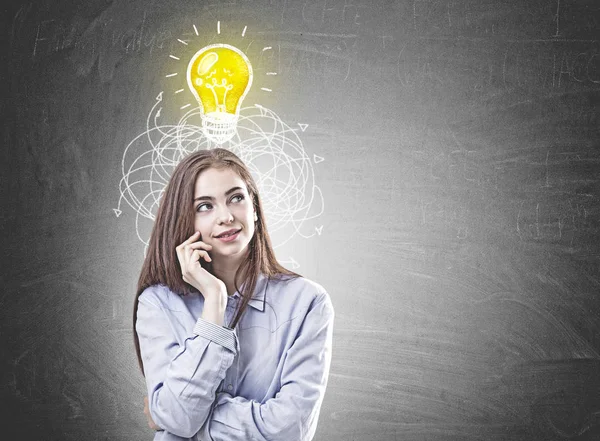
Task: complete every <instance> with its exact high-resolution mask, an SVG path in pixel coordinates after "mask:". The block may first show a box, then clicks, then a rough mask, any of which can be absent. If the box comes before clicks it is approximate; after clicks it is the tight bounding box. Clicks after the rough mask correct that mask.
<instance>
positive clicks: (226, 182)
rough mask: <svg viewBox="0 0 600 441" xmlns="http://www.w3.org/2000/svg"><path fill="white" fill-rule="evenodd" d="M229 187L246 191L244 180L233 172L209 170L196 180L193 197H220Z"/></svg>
mask: <svg viewBox="0 0 600 441" xmlns="http://www.w3.org/2000/svg"><path fill="white" fill-rule="evenodd" d="M231 187H242V188H243V189H244V190H246V191H248V189H247V188H246V184H245V183H244V180H243V179H242V178H241V177H240V175H238V174H237V173H236V172H235V171H234V170H232V169H230V168H224V169H216V168H209V169H206V170H204V171H203V172H202V173H200V174H199V175H198V177H197V178H196V185H195V186H194V197H200V196H220V195H222V194H223V193H225V192H226V191H227V190H229V189H230V188H231Z"/></svg>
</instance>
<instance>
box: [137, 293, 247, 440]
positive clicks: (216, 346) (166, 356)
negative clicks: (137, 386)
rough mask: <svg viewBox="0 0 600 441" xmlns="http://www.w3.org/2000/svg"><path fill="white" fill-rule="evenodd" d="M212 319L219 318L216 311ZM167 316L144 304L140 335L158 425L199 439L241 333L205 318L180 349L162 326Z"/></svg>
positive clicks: (150, 394)
mask: <svg viewBox="0 0 600 441" xmlns="http://www.w3.org/2000/svg"><path fill="white" fill-rule="evenodd" d="M207 309H208V310H209V314H213V315H212V316H210V315H209V318H215V315H214V310H213V312H212V313H211V311H210V310H211V308H210V307H208V308H207ZM162 314H163V312H162V311H161V310H160V308H158V307H156V305H153V304H151V303H149V302H148V303H146V302H143V301H140V307H139V309H138V325H137V330H138V335H139V339H140V349H141V354H142V360H143V363H144V371H145V374H146V384H147V388H148V399H149V407H150V413H151V415H152V418H153V420H154V421H155V423H156V424H157V425H159V426H160V427H162V428H163V429H164V430H167V431H169V432H171V433H173V434H175V435H178V436H183V437H191V436H193V435H194V434H195V433H196V432H197V431H198V430H199V429H200V427H201V426H202V424H203V423H204V422H205V421H206V419H207V416H208V415H209V413H210V410H211V406H212V404H213V402H214V400H215V396H216V389H217V387H218V385H219V383H220V382H221V381H222V380H223V378H224V377H225V373H226V371H227V369H228V368H229V366H231V363H232V362H233V359H234V357H235V355H236V353H237V350H238V342H237V337H236V336H235V333H234V332H233V331H232V330H229V329H226V328H224V327H222V326H219V325H217V324H215V323H212V322H210V321H207V320H204V319H203V318H201V319H198V321H197V322H196V325H195V326H194V329H193V334H192V335H191V336H190V337H188V338H186V339H185V341H184V342H183V343H182V344H181V345H178V344H177V343H176V342H174V341H172V340H170V338H172V337H165V335H168V334H169V333H171V332H172V331H171V329H170V328H169V325H168V324H167V323H166V322H165V321H164V320H161V317H162Z"/></svg>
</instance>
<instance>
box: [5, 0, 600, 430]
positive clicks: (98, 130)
mask: <svg viewBox="0 0 600 441" xmlns="http://www.w3.org/2000/svg"><path fill="white" fill-rule="evenodd" d="M3 8H7V9H4V10H3V11H2V36H3V38H2V41H3V42H4V44H3V48H4V49H3V50H2V59H3V60H4V61H2V63H1V64H2V65H3V66H2V71H1V72H2V91H3V92H4V93H3V98H2V104H1V108H2V113H3V115H4V118H3V120H2V121H3V123H2V132H1V134H2V149H1V151H2V158H1V160H0V163H1V167H2V174H1V181H2V185H1V188H2V210H1V212H0V216H1V219H2V224H1V225H2V244H3V246H2V248H3V259H2V282H3V283H2V285H3V286H2V294H1V296H0V335H1V336H2V345H1V347H2V349H1V352H0V355H1V357H0V358H1V360H2V388H1V390H2V397H1V402H2V403H3V406H4V410H3V411H2V412H0V415H1V418H2V424H1V429H0V430H1V431H2V433H3V434H5V433H10V434H14V436H15V437H14V438H11V439H22V440H29V439H31V440H33V439H40V440H81V439H86V440H113V441H114V440H127V441H131V440H149V439H151V438H152V433H151V431H150V430H149V429H148V428H147V426H146V420H145V417H144V415H143V413H142V408H143V401H142V400H143V396H144V382H143V379H142V376H141V374H140V373H139V370H138V368H137V365H136V359H135V353H134V348H133V340H132V329H131V314H132V307H133V303H132V300H133V296H134V292H135V285H136V280H137V276H138V272H139V269H140V266H141V262H142V258H143V251H144V248H143V244H142V243H141V242H140V240H139V239H138V238H137V237H136V234H135V214H134V213H133V211H132V210H130V209H128V207H126V206H122V207H121V210H122V213H121V215H120V216H118V217H117V216H116V215H115V211H114V209H115V208H116V207H117V203H118V201H119V197H120V190H119V180H120V179H121V177H122V174H121V160H122V157H123V151H124V149H125V147H126V146H127V144H128V143H129V142H130V141H131V140H132V139H134V138H135V137H136V136H137V135H138V134H140V133H141V132H143V131H144V130H145V128H146V119H147V116H148V114H149V112H150V109H151V108H152V106H153V105H154V104H155V103H156V98H157V95H158V94H159V93H160V92H161V91H171V92H172V91H173V85H172V83H169V81H170V78H167V77H166V75H167V74H169V73H170V72H172V69H173V67H172V66H173V65H170V64H169V63H170V62H171V61H173V60H171V61H170V58H169V55H170V54H173V53H174V52H177V51H179V52H181V51H182V47H181V46H180V45H181V43H178V42H177V39H181V38H183V39H184V40H186V41H187V40H189V41H192V40H193V42H194V44H198V45H202V46H203V45H206V44H210V43H216V42H226V43H229V44H233V45H236V46H238V47H240V49H242V50H244V51H245V52H246V54H247V55H248V57H249V58H250V59H251V61H252V63H253V65H254V68H255V74H256V84H255V87H253V89H252V90H251V92H250V94H249V95H248V97H247V102H248V103H250V104H252V103H260V104H261V105H263V106H265V107H268V108H270V109H272V110H273V111H275V112H277V114H278V115H279V117H280V118H281V119H282V120H283V121H285V122H286V123H287V124H288V125H290V126H293V127H298V125H297V124H298V123H301V124H307V125H308V126H307V127H306V129H305V130H304V131H301V130H300V131H298V132H297V133H298V136H299V137H300V139H301V140H302V143H303V146H304V149H305V151H306V152H307V154H308V155H309V156H310V157H313V155H317V156H318V157H321V158H323V160H322V161H321V162H319V163H315V164H313V165H314V176H315V180H316V182H317V184H318V186H319V187H320V189H321V191H322V193H323V201H324V212H323V214H322V215H321V216H320V218H319V220H318V223H317V224H316V226H318V227H322V230H320V234H318V235H314V236H313V237H311V238H310V239H303V238H301V237H295V238H294V239H293V240H292V241H290V242H289V243H287V244H286V245H285V246H283V247H282V248H281V249H279V250H278V255H280V256H282V257H283V258H286V257H288V256H289V257H291V258H293V259H294V261H295V262H297V264H298V267H297V268H295V269H296V270H297V271H298V272H300V273H301V274H303V275H305V276H306V277H308V278H311V279H314V280H315V281H317V282H319V283H321V284H322V285H323V286H325V287H326V288H327V289H328V291H329V292H330V294H331V297H332V300H333V303H334V305H335V308H336V328H335V334H334V355H333V363H332V367H331V373H330V380H329V387H328V391H327V395H326V398H325V401H324V403H323V408H322V411H321V419H320V423H319V428H318V431H317V435H316V438H315V439H317V440H327V441H330V440H339V441H342V440H343V441H346V440H361V441H368V440H381V441H384V440H385V441H387V440H396V439H397V440H554V439H575V440H596V439H599V438H600V357H599V351H600V300H599V299H600V295H599V293H600V184H599V173H600V132H599V127H600V118H599V112H600V109H599V105H598V104H599V102H600V42H599V40H598V39H597V38H598V37H597V36H598V35H599V33H600V4H598V2H595V1H592V0H587V1H577V2H575V1H572V0H544V1H517V0H499V1H498V0H484V1H479V0H477V1H475V0H451V1H450V0H399V1H367V0H365V1H360V0H306V1H304V0H299V1H292V0H272V1H267V0H260V1H259V0H257V1H253V0H238V1H230V2H226V1H211V2H208V1H189V0H188V1H179V0H178V1H172V0H169V1H166V0H165V1H148V0H144V1H142V0H135V1H125V0H115V1H112V2H108V1H100V0H91V1H74V0H68V1H60V2H56V1H52V2H51V1H42V2H13V4H12V6H6V7H3ZM217 22H220V26H221V34H218V33H217ZM194 25H195V26H196V28H197V30H198V35H194V29H193V26H194ZM244 26H247V32H246V34H245V36H244V37H243V38H242V37H241V32H242V29H243V28H244ZM199 47H201V46H199ZM265 47H271V49H270V50H268V51H264V50H263V49H264V48H265ZM267 72H277V75H276V76H267V75H266V73H267ZM262 87H264V88H267V89H270V90H271V92H268V91H265V90H262V89H261V88H262ZM165 93H166V92H165ZM171 96H173V95H171ZM180 105H181V103H179V102H177V100H176V99H175V98H172V99H171V100H170V101H169V102H168V103H167V100H165V103H164V107H163V109H162V118H163V119H164V120H165V121H167V120H173V121H177V120H178V118H179V117H180V116H181V111H180V109H179V107H180ZM0 437H2V438H3V439H4V435H0ZM6 439H8V438H6Z"/></svg>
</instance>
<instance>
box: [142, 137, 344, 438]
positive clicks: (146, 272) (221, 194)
mask: <svg viewBox="0 0 600 441" xmlns="http://www.w3.org/2000/svg"><path fill="white" fill-rule="evenodd" d="M333 319H334V310H333V307H332V304H331V300H330V297H329V295H328V293H327V292H326V291H325V289H323V287H322V286H320V285H319V284H317V283H315V282H312V281H310V280H307V279H305V278H303V277H302V276H300V275H298V274H296V273H293V272H291V271H288V270H286V269H285V268H283V267H282V266H281V265H280V264H279V263H278V262H277V260H276V259H275V255H274V253H273V249H272V246H271V242H270V239H269V234H268V232H267V229H266V226H265V223H264V215H263V210H262V205H261V200H260V197H259V194H258V190H257V187H256V184H255V182H254V180H253V179H252V176H251V175H250V173H249V171H248V169H247V168H246V166H245V165H244V164H243V163H242V161H241V160H240V159H239V158H238V157H237V156H236V155H234V154H233V153H231V152H230V151H228V150H224V149H214V150H203V151H199V152H196V153H193V154H191V155H189V156H187V157H186V158H184V159H183V160H182V161H181V162H180V163H179V164H178V165H177V167H176V168H175V170H174V172H173V174H172V176H171V179H170V181H169V184H168V185H167V188H166V190H165V192H164V195H163V197H162V199H161V203H160V207H159V210H158V213H157V216H156V221H155V224H154V228H153V231H152V234H151V238H150V243H149V247H148V251H147V255H146V259H145V261H144V264H143V267H142V271H141V275H140V278H139V283H138V290H137V294H136V300H135V306H134V317H133V323H134V337H135V346H136V352H137V356H138V361H139V363H140V368H141V369H142V373H143V374H144V375H145V378H146V385H147V389H148V397H147V413H148V417H149V424H150V425H151V427H153V428H155V429H160V430H158V431H157V432H156V433H155V435H154V440H155V441H156V440H181V439H194V440H198V441H201V440H206V441H210V440H214V441H216V440H229V441H235V440H240V441H241V440H244V441H246V440H260V441H265V440H269V441H272V440H273V441H274V440H282V441H295V440H298V441H308V440H311V439H312V438H313V436H314V433H315V429H316V427H317V420H318V416H319V411H320V407H321V403H322V401H323V396H324V394H325V388H326V385H327V379H328V375H329V366H330V362H331V345H332V331H333Z"/></svg>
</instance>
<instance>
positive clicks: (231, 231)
mask: <svg viewBox="0 0 600 441" xmlns="http://www.w3.org/2000/svg"><path fill="white" fill-rule="evenodd" d="M239 231H242V229H241V228H240V229H237V230H235V229H232V230H227V231H224V232H222V233H221V234H219V235H218V236H215V237H226V236H231V235H233V234H235V233H237V232H239Z"/></svg>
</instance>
